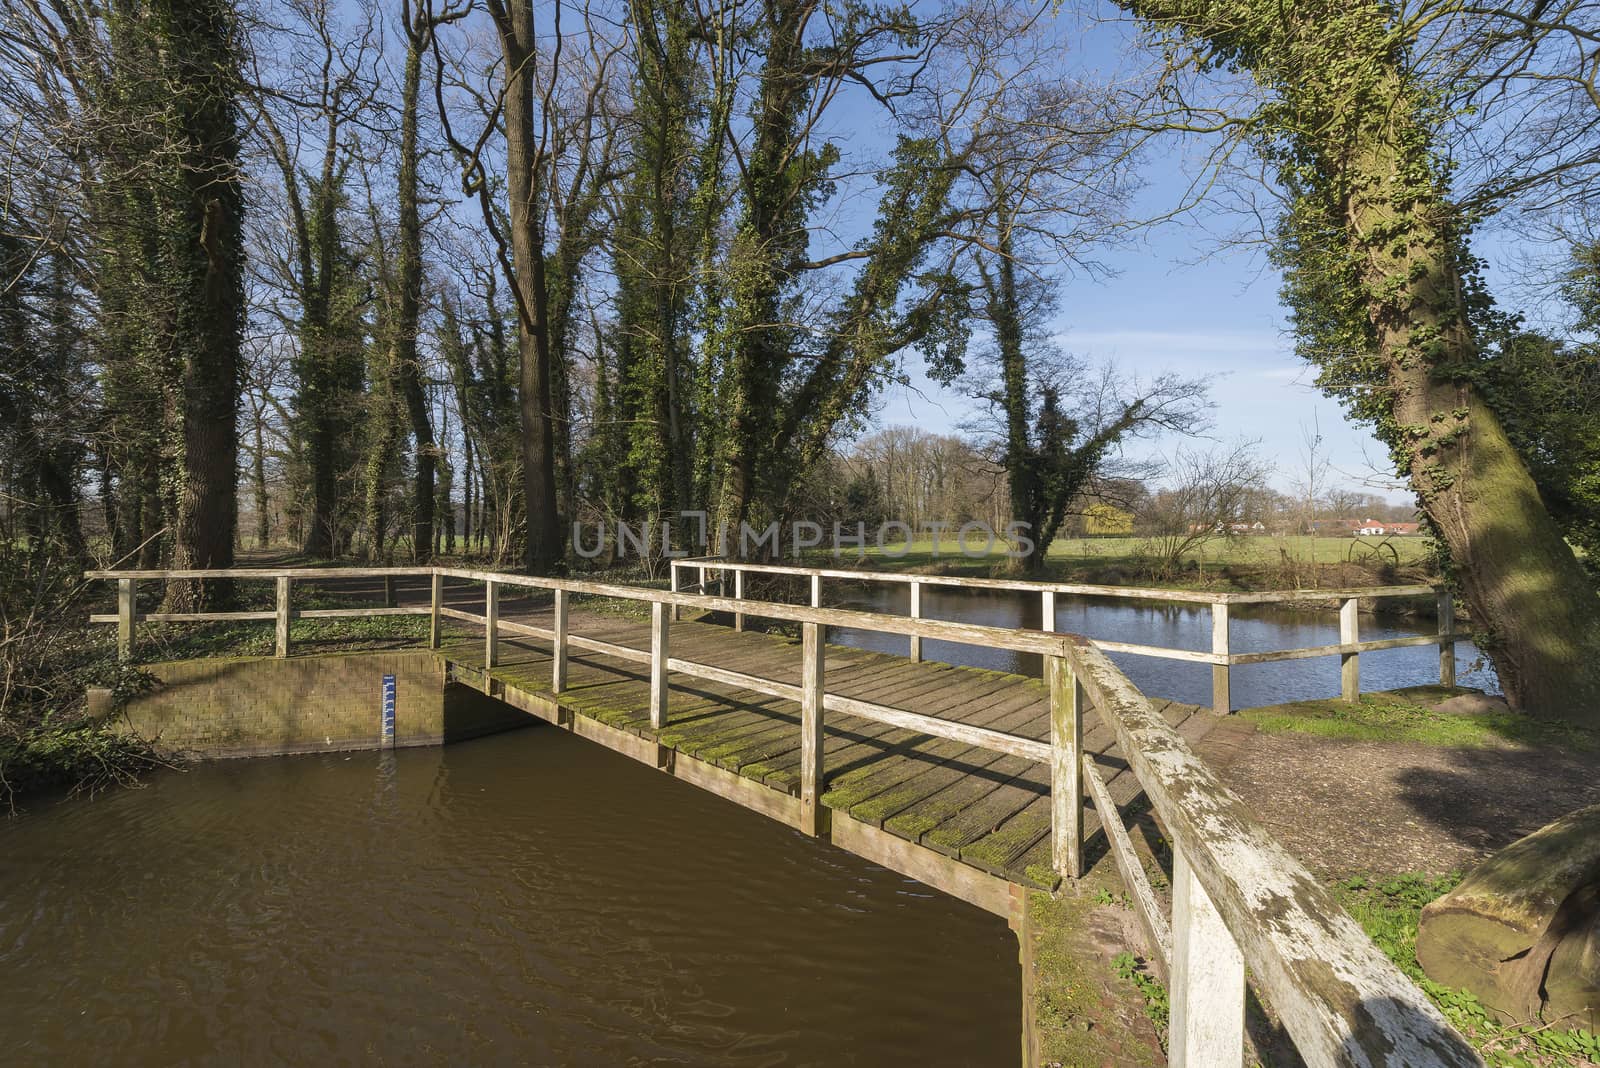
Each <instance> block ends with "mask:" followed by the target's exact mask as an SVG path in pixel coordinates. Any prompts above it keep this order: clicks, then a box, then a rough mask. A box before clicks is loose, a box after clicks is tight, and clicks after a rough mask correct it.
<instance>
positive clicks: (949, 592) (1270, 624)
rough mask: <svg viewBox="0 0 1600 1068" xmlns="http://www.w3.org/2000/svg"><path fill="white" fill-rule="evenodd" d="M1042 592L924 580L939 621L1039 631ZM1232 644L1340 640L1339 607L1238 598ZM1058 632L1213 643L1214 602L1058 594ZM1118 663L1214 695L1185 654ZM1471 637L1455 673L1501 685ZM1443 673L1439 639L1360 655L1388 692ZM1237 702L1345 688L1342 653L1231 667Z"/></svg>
mask: <svg viewBox="0 0 1600 1068" xmlns="http://www.w3.org/2000/svg"><path fill="white" fill-rule="evenodd" d="M910 599H911V594H910V590H909V587H907V586H905V585H902V584H899V583H867V584H861V585H857V586H845V585H843V584H842V583H841V584H838V585H836V586H835V587H834V589H833V591H832V596H831V597H829V599H828V600H827V602H826V603H827V604H829V605H831V606H835V607H840V608H854V609H859V610H861V611H868V612H885V613H889V614H893V615H906V614H908V613H909V612H910V610H911V600H910ZM1040 612H1041V604H1040V598H1039V596H1038V595H1037V594H1032V593H1021V592H1010V591H1003V590H962V589H956V588H953V587H948V586H924V587H923V588H922V614H923V615H924V616H925V617H928V618H931V619H949V620H954V621H957V622H960V623H974V624H982V625H985V626H991V627H1038V626H1039V623H1040ZM1230 616H1231V619H1230V622H1229V636H1230V637H1229V640H1230V643H1231V647H1232V650H1233V651H1234V652H1238V653H1254V652H1266V651H1268V650H1273V649H1294V648H1301V647H1306V646H1315V645H1333V644H1336V643H1337V642H1338V641H1339V619H1338V613H1336V612H1332V611H1329V610H1327V609H1316V610H1312V609H1304V610H1302V609H1293V608H1289V607H1286V606H1284V605H1270V604H1264V605H1249V604H1245V605H1233V606H1232V608H1231V611H1230ZM1056 629H1057V630H1058V631H1063V632H1071V633H1076V634H1082V635H1085V636H1087V637H1089V638H1099V639H1102V640H1104V641H1118V642H1131V643H1135V644H1139V645H1156V646H1161V647H1164V648H1168V649H1196V650H1202V651H1206V650H1209V649H1210V648H1211V611H1210V609H1209V608H1207V607H1206V606H1205V605H1195V604H1180V603H1174V602H1170V601H1129V600H1123V599H1121V598H1113V597H1068V596H1065V595H1058V596H1057V597H1056ZM1434 632H1435V625H1434V623H1433V621H1432V620H1426V621H1423V620H1417V621H1410V620H1399V619H1392V618H1388V617H1384V616H1371V615H1363V616H1362V617H1361V638H1362V640H1363V641H1367V640H1377V639H1380V638H1401V637H1405V636H1407V635H1412V634H1431V633H1434ZM829 640H830V641H835V642H839V643H841V644H843V645H851V646H856V647H858V648H862V649H876V650H879V651H882V652H904V651H905V646H906V639H905V638H903V637H900V636H898V635H892V634H877V633H872V632H868V631H857V630H851V629H847V628H835V629H834V630H831V631H830V632H829ZM922 651H923V656H924V657H926V658H927V659H930V660H944V661H948V662H949V663H953V664H966V665H969V666H972V667H982V668H991V669H995V670H1000V671H1016V672H1021V673H1023V674H1030V675H1037V674H1039V658H1038V657H1037V656H1034V655H1032V654H1027V653H1014V652H1011V651H1009V650H1005V649H988V648H980V647H976V646H969V645H955V644H952V643H949V642H939V641H929V640H924V641H923V643H922ZM1111 659H1112V660H1114V661H1116V663H1117V665H1118V666H1119V667H1121V668H1122V670H1123V671H1125V672H1127V674H1128V677H1129V678H1130V679H1132V680H1133V683H1134V685H1136V686H1138V687H1139V689H1141V690H1143V691H1144V692H1145V693H1146V694H1148V695H1149V696H1151V697H1164V698H1168V699H1171V700H1175V701H1186V702H1190V703H1192V704H1205V705H1209V704H1210V703H1211V667H1210V665H1208V664H1194V663H1187V662H1184V661H1178V660H1162V659H1159V658H1156V657H1150V656H1132V655H1128V654H1124V653H1114V654H1112V656H1111ZM1478 661H1479V657H1478V651H1477V649H1475V648H1474V647H1473V646H1472V643H1470V642H1459V643H1457V645H1456V681H1457V682H1458V683H1459V684H1460V685H1462V686H1476V687H1478V688H1480V689H1484V690H1488V691H1491V692H1496V693H1497V692H1499V686H1498V684H1497V683H1496V681H1495V678H1494V673H1493V670H1492V669H1490V668H1489V667H1487V666H1484V665H1480V664H1479V663H1478ZM1438 681H1439V649H1438V647H1437V646H1428V645H1421V646H1413V647H1410V648H1405V649H1382V650H1379V651H1377V652H1371V653H1362V654H1361V688H1362V689H1363V690H1388V689H1394V688H1396V687H1400V686H1419V685H1423V684H1425V683H1436V682H1438ZM1232 687H1233V704H1234V707H1236V708H1251V707H1255V706H1258V705H1273V704H1279V703H1281V702H1284V701H1303V700H1308V699H1310V698H1315V697H1333V696H1337V695H1338V693H1339V658H1338V657H1336V656H1333V657H1317V658H1314V659H1307V660H1285V661H1280V662H1278V663H1272V664H1246V665H1241V666H1239V667H1236V668H1234V669H1233V675H1232Z"/></svg>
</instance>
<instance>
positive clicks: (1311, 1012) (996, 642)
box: [87, 564, 1481, 1068]
mask: <svg viewBox="0 0 1600 1068" xmlns="http://www.w3.org/2000/svg"><path fill="white" fill-rule="evenodd" d="M715 566H716V565H711V564H708V565H707V567H708V568H710V569H715ZM734 574H735V590H736V593H742V590H740V589H739V583H738V579H737V576H738V575H739V574H740V573H739V572H737V571H736V572H734ZM408 575H409V576H427V577H428V578H429V580H430V581H429V592H430V600H429V604H428V605H427V606H425V607H421V606H419V607H415V608H391V609H370V608H366V609H336V610H318V611H316V612H310V611H306V612H298V613H295V612H291V610H290V606H289V590H290V587H291V584H292V582H293V581H295V580H297V579H326V578H367V577H375V576H386V577H393V576H408ZM87 577H89V578H92V579H107V580H112V581H115V582H117V584H118V612H117V613H116V614H115V615H96V616H93V617H91V618H92V619H93V620H94V621H96V622H115V623H117V625H118V635H119V645H120V646H123V647H124V648H125V649H126V650H128V651H131V648H132V644H133V631H134V627H135V624H136V622H137V617H136V615H135V605H136V602H135V599H134V596H133V594H134V592H135V589H134V584H135V583H136V582H139V581H152V580H160V579H166V578H218V579H224V578H226V579H241V580H246V579H259V580H272V581H274V583H275V585H276V592H277V600H276V607H275V610H274V611H272V612H250V613H185V614H181V615H180V616H178V617H177V618H173V617H172V616H171V615H167V616H162V615H160V614H152V615H149V616H146V617H144V618H146V619H150V620H157V619H158V618H169V619H172V621H174V622H178V621H188V620H213V619H229V618H249V619H262V620H265V619H272V620H274V621H275V624H276V631H277V636H278V637H277V643H276V645H277V653H278V655H280V656H283V655H287V652H288V621H289V619H290V618H292V616H294V615H299V616H312V615H318V616H360V615H370V614H373V613H374V612H378V611H387V612H394V613H406V614H427V615H429V616H430V617H431V626H430V628H429V644H430V646H432V647H438V646H439V644H440V640H441V635H440V620H441V619H458V620H463V621H467V622H472V623H477V624H482V625H483V627H484V642H485V648H484V654H485V656H484V659H485V664H486V667H487V668H492V667H493V666H494V663H495V661H496V659H497V658H498V641H499V638H500V635H501V634H502V633H507V634H514V635H527V636H532V637H537V638H541V639H544V640H549V641H551V642H552V645H553V650H554V657H553V660H552V666H551V690H552V691H553V692H555V693H560V692H562V690H563V689H564V688H565V686H566V671H567V657H568V652H569V650H570V649H571V648H574V647H576V648H579V649H587V650H591V651H594V652H598V653H602V654H605V655H607V656H613V657H619V658H621V659H624V660H628V661H630V662H634V663H641V664H645V665H647V667H648V673H649V674H648V677H649V680H650V686H649V694H650V697H649V702H650V719H651V722H652V724H654V725H655V726H657V727H660V726H663V725H664V724H665V723H666V715H667V682H668V676H669V673H678V674H682V675H688V676H691V677H695V678H700V679H705V680H708V681H712V682H719V683H725V684H728V685H732V686H737V687H740V688H744V689H750V690H753V691H755V692H757V693H764V694H768V695H771V696H775V697H779V698H784V699H788V700H792V701H796V702H798V703H799V705H800V732H801V754H802V760H801V788H800V804H801V815H800V827H801V829H802V830H803V831H805V832H806V833H809V834H813V835H815V834H820V833H823V831H825V830H826V827H827V813H826V811H825V809H824V808H823V806H822V804H821V795H822V792H823V789H824V773H825V768H824V765H823V751H824V747H823V737H824V734H823V725H824V721H825V719H826V716H827V714H828V713H830V712H833V713H839V714H845V715H851V716H856V717H859V718H861V719H866V720H869V721H872V722H876V723H882V724H885V725H888V726H891V727H897V728H902V729H905V730H908V731H914V732H919V733H922V734H928V735H932V736H934V737H939V738H946V739H951V740H954V741H958V742H962V743H965V744H969V745H972V746H976V747H979V748H983V749H987V750H992V751H994V752H999V753H1004V754H1009V755H1013V756H1019V757H1023V758H1025V759H1028V760H1033V761H1037V762H1039V763H1042V764H1044V765H1045V766H1046V767H1047V768H1048V769H1049V772H1050V796H1051V816H1052V827H1051V836H1052V856H1053V861H1054V865H1055V867H1056V869H1057V870H1058V871H1059V873H1060V874H1061V875H1062V876H1063V877H1064V878H1069V879H1076V878H1079V877H1080V876H1081V875H1082V870H1083V825H1084V818H1083V801H1084V797H1083V795H1084V793H1085V791H1087V793H1088V794H1089V796H1090V797H1091V798H1092V801H1093V804H1094V806H1095V810H1096V814H1097V815H1098V816H1099V817H1100V823H1101V826H1102V828H1103V829H1104V831H1105V833H1106V836H1107V841H1108V845H1109V848H1110V852H1111V855H1112V857H1113V860H1114V861H1115V863H1116V864H1117V866H1118V869H1119V871H1120V872H1121V874H1122V877H1123V880H1124V882H1125V883H1126V884H1127V886H1128V888H1129V891H1130V896H1131V898H1132V900H1133V902H1134V905H1135V908H1136V911H1137V914H1138V916H1139V918H1140V922H1141V924H1142V925H1143V926H1144V928H1145V930H1146V932H1147V933H1148V936H1149V941H1150V943H1151V946H1152V947H1153V953H1154V958H1153V960H1154V963H1155V964H1156V966H1157V968H1158V969H1159V970H1160V971H1161V973H1162V974H1163V975H1166V976H1168V978H1169V983H1170V987H1171V994H1170V998H1171V1004H1172V1018H1171V1029H1170V1035H1169V1051H1170V1055H1171V1061H1172V1063H1173V1064H1177V1065H1207V1066H1209V1065H1224V1064H1240V1063H1242V1059H1243V1055H1244V1003H1245V1002H1244V983H1245V968H1246V967H1247V966H1248V967H1249V968H1250V970H1251V972H1252V973H1253V975H1254V977H1255V981H1256V984H1257V987H1258V989H1259V991H1260V993H1261V994H1262V995H1263V996H1264V997H1265V998H1266V1000H1267V1001H1268V1002H1269V1003H1270V1004H1271V1005H1272V1007H1273V1008H1274V1010H1275V1011H1276V1012H1277V1014H1278V1016H1279V1018H1280V1019H1281V1020H1282V1022H1283V1025H1284V1027H1285V1029H1286V1030H1287V1031H1288V1033H1289V1034H1290V1036H1291V1037H1292V1038H1293V1040H1294V1042H1295V1044H1296V1046H1297V1047H1298V1049H1299V1051H1300V1053H1301V1055H1302V1056H1303V1057H1304V1059H1305V1060H1306V1062H1307V1064H1309V1065H1312V1066H1320V1065H1381V1064H1391V1065H1406V1066H1408V1068H1432V1066H1461V1065H1477V1064H1481V1061H1480V1060H1479V1059H1478V1057H1477V1055H1476V1054H1475V1053H1474V1052H1473V1050H1472V1048H1471V1047H1470V1046H1469V1045H1468V1044H1467V1042H1466V1041H1465V1039H1463V1038H1462V1037H1461V1036H1460V1035H1459V1034H1457V1033H1456V1032H1455V1031H1453V1030H1452V1029H1451V1028H1450V1025H1449V1024H1448V1022H1446V1020H1445V1019H1444V1017H1443V1016H1442V1015H1441V1014H1440V1013H1439V1012H1438V1010H1437V1009H1436V1008H1434V1006H1433V1005H1432V1003H1431V1002H1429V1001H1428V999H1427V996H1426V995H1425V994H1423V992H1422V991H1421V990H1419V989H1417V987H1416V986H1415V985H1414V984H1412V983H1411V982H1410V980H1409V979H1407V978H1406V977H1405V975H1404V974H1403V973H1401V972H1400V971H1399V969H1398V968H1396V967H1395V966H1394V965H1393V964H1392V963H1390V961H1389V960H1388V959H1387V958H1386V957H1385V956H1384V955H1383V953H1382V951H1380V950H1379V949H1378V947H1377V946H1376V945H1374V944H1373V943H1372V941H1371V940H1370V939H1368V938H1367V937H1366V935H1365V934H1364V933H1363V932H1362V930H1361V928H1360V927H1359V926H1358V925H1357V924H1356V923H1355V921H1354V920H1352V919H1351V918H1350V917H1349V916H1348V915H1347V914H1345V913H1344V911H1343V910H1342V909H1340V908H1339V906H1338V904H1337V903H1336V902H1334V901H1333V899H1332V898H1331V896H1330V895H1329V894H1328V892H1327V890H1326V889H1325V888H1323V887H1322V886H1321V884H1319V883H1318V882H1317V881H1316V880H1315V879H1314V878H1313V877H1312V876H1311V874H1310V873H1309V872H1307V871H1306V870H1305V868H1304V867H1303V866H1302V865H1301V864H1300V862H1299V861H1297V860H1296V859H1294V858H1293V857H1292V856H1290V855H1289V853H1288V852H1287V851H1286V850H1284V849H1283V847H1282V846H1281V845H1279V844H1278V843H1277V842H1276V841H1275V840H1274V839H1273V838H1272V837H1271V835H1270V834H1269V833H1268V832H1267V831H1266V829H1265V828H1263V827H1262V826H1261V825H1260V824H1258V823H1256V822H1255V821H1254V819H1253V818H1252V817H1251V816H1250V815H1249V813H1248V812H1247V811H1246V810H1245V807H1244V804H1243V802H1242V801H1240V800H1239V798H1238V797H1237V796H1236V795H1234V794H1233V793H1232V792H1231V791H1229V790H1228V789H1227V788H1226V787H1225V786H1223V785H1222V784H1221V782H1220V781H1218V780H1217V779H1216V777H1215V776H1214V775H1213V774H1212V772H1211V771H1210V769H1209V768H1207V767H1206V766H1205V765H1204V764H1203V763H1202V762H1201V761H1200V760H1199V759H1198V758H1196V757H1195V756H1194V754H1193V753H1192V752H1191V751H1190V750H1189V748H1188V746H1187V744H1186V743H1185V742H1184V741H1183V740H1182V738H1181V737H1180V736H1179V735H1178V734H1177V732H1176V731H1174V730H1173V729H1172V728H1171V727H1170V726H1168V725H1167V723H1166V721H1165V720H1164V719H1162V718H1161V716H1160V715H1158V714H1157V713H1156V712H1155V711H1154V710H1153V709H1152V708H1151V706H1150V703H1149V702H1148V700H1146V699H1145V697H1144V695H1143V694H1141V693H1140V692H1139V691H1138V689H1137V688H1135V687H1134V686H1133V684H1132V683H1131V682H1129V681H1128V679H1127V677H1126V676H1125V675H1123V674H1122V672H1121V671H1120V670H1118V669H1117V667H1116V666H1115V665H1114V664H1112V663H1111V661H1110V660H1109V659H1108V658H1107V657H1106V655H1105V653H1104V651H1103V648H1100V647H1097V645H1099V643H1095V642H1091V641H1090V640H1089V639H1087V638H1084V637H1081V636H1078V635H1071V634H1055V633H1051V632H1047V631H1042V630H1039V631H1034V630H1016V629H1009V628H1001V627H987V626H979V625H971V624H963V623H953V622H949V621H945V620H932V619H923V618H916V617H914V616H912V617H907V616H894V615H884V614H881V613H871V612H856V611H849V610H844V609H837V608H822V607H820V601H821V598H820V581H817V580H818V579H820V578H821V576H816V577H815V578H814V580H813V582H812V589H811V594H812V602H813V603H812V604H810V605H790V604H782V603H777V602H765V601H751V600H747V599H744V598H742V597H738V596H735V597H731V598H730V597H720V596H710V595H707V594H704V593H686V592H681V591H673V590H656V589H647V588H642V587H637V586H625V585H619V584H615V583H603V582H589V581H585V580H579V579H556V578H539V577H530V576H526V575H515V574H507V573H500V572H491V571H480V570H476V569H471V568H443V567H441V568H407V569H398V570H397V569H377V568H337V569H333V568H330V569H317V568H305V569H285V570H274V569H266V568H252V569H242V568H241V569H232V570H228V571H165V572H163V571H97V572H89V573H88V576H87ZM447 579H457V580H466V581H470V582H475V583H482V584H483V586H484V610H483V612H482V613H481V614H479V613H476V612H468V611H465V610H462V609H458V608H452V607H449V606H447V605H445V604H444V603H443V601H444V594H445V585H444V584H445V580H447ZM674 585H676V583H674ZM699 585H700V587H701V588H702V589H703V588H704V586H705V579H704V578H702V579H701V581H700V583H699ZM508 587H509V588H524V589H541V590H550V591H552V593H553V595H554V613H553V618H552V625H551V626H550V627H542V626H537V625H534V624H530V623H522V622H519V621H515V620H507V619H502V618H500V616H499V601H500V596H501V593H502V591H503V590H504V589H505V588H508ZM573 594H580V595H585V596H598V597H612V598H620V599H624V600H630V601H636V602H644V603H648V604H649V605H650V648H649V649H648V650H644V649H636V648H633V647H631V646H625V645H621V644H617V643H614V642H607V641H603V640H600V639H597V638H591V637H587V636H584V635H580V634H575V633H572V632H571V630H570V628H569V627H568V606H569V603H570V599H571V596H572V595H573ZM679 608H699V609H704V610H709V611H720V612H732V613H742V612H747V611H748V612H751V613H752V614H759V615H761V616H763V617H767V618H773V619H780V620H787V621H791V622H796V623H799V624H800V625H801V639H802V640H801V672H800V683H799V685H795V684H793V683H788V682H783V681H780V680H775V679H767V678H763V677H759V676H754V675H749V674H747V673H743V672H737V671H732V670H729V669H726V668H720V667H717V666H715V665H711V664H702V663H699V662H697V661H694V660H690V659H684V658H682V657H675V656H672V655H671V645H670V641H671V630H672V628H671V619H672V616H673V613H674V612H675V611H676V610H677V609H679ZM825 626H843V627H851V628H854V629H859V630H869V631H878V632H882V633H890V634H901V635H905V636H907V637H908V638H912V639H921V638H932V639H936V640H943V641H955V642H961V643H964V644H977V645H988V646H992V647H998V648H1006V649H1013V650H1017V651H1021V652H1030V653H1039V654H1041V655H1043V656H1044V657H1045V658H1046V677H1047V679H1048V683H1049V694H1050V699H1049V708H1050V712H1049V717H1050V723H1049V740H1048V741H1040V740H1036V739H1033V738H1027V737H1023V736H1020V735H1013V734H1008V733H1004V732H1000V731H994V730H990V729H988V728H983V727H975V726H972V725H970V724H966V723H961V722H959V721H954V720H947V719H943V718H940V717H937V716H928V715H923V714H921V713H917V712H912V711H910V710H908V709H901V708H893V707H890V706H887V705H881V704H877V703H875V702H870V701H864V700H861V699H858V698H850V697H846V696H844V695H841V694H830V693H828V692H827V677H826V660H825V658H826V644H825V642H824V640H823V636H824V632H823V630H822V628H823V627H825ZM124 639H125V641H124ZM1090 705H1092V707H1093V708H1094V709H1095V711H1096V713H1097V714H1098V715H1099V716H1100V717H1101V719H1102V720H1103V721H1104V722H1106V723H1107V724H1108V725H1109V726H1110V727H1111V729H1112V730H1113V732H1114V733H1115V735H1116V737H1117V740H1118V742H1119V744H1120V746H1121V749H1122V752H1123V754H1124V757H1125V759H1127V761H1128V763H1129V766H1130V767H1131V768H1132V770H1133V772H1134V774H1135V776H1136V777H1137V779H1138V781H1139V784H1140V786H1141V787H1142V788H1143V789H1144V791H1145V793H1146V794H1147V795H1148V796H1149V798H1150V801H1151V804H1152V806H1153V807H1154V808H1155V811H1156V814H1157V816H1158V817H1159V818H1160V820H1161V822H1162V824H1163V826H1164V827H1165V829H1166V833H1167V836H1168V839H1169V840H1170V841H1171V842H1172V845H1173V854H1174V883H1173V903H1172V909H1171V912H1170V917H1169V915H1168V913H1167V911H1166V910H1165V909H1164V908H1163V907H1162V905H1161V902H1160V900H1159V898H1158V897H1157V895H1156V894H1155V892H1154V890H1153V888H1152V886H1151V884H1150V881H1149V877H1148V875H1147V874H1146V872H1145V870H1144V867H1143V865H1142V864H1141V862H1140V859H1139V856H1138V855H1137V854H1136V853H1135V851H1134V847H1133V844H1132V841H1131V838H1130V836H1129V834H1128V831H1127V828H1126V826H1125V824H1124V822H1123V820H1122V818H1121V815H1120V813H1119V811H1118V809H1117V806H1116V804H1115V802H1114V800H1113V799H1112V798H1111V796H1110V793H1109V791H1108V790H1107V788H1106V784H1105V781H1104V779H1103V778H1102V776H1101V775H1100V771H1099V767H1098V765H1097V764H1096V762H1095V759H1094V757H1093V755H1092V754H1090V753H1087V752H1085V751H1084V749H1083V741H1082V739H1083V714H1084V711H1085V708H1086V707H1087V706H1090Z"/></svg>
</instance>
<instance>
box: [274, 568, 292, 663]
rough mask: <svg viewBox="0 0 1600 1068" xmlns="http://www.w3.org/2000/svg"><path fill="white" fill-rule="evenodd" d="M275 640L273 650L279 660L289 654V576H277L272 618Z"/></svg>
mask: <svg viewBox="0 0 1600 1068" xmlns="http://www.w3.org/2000/svg"><path fill="white" fill-rule="evenodd" d="M274 623H275V628H274V629H275V631H276V633H275V635H274V637H275V638H276V641H275V642H274V643H273V645H274V649H273V652H274V653H275V655H276V656H277V657H278V658H279V659H280V660H281V659H282V658H284V657H286V656H288V655H289V576H288V575H279V576H278V598H277V615H276V617H275V619H274Z"/></svg>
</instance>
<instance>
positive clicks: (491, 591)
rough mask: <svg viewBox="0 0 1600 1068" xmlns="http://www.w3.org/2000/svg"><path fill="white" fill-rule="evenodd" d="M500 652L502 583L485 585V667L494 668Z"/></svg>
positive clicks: (491, 580) (487, 583)
mask: <svg viewBox="0 0 1600 1068" xmlns="http://www.w3.org/2000/svg"><path fill="white" fill-rule="evenodd" d="M499 652H500V583H499V582H498V581H496V580H495V579H490V580H489V581H488V582H485V583H484V584H483V666H484V667H485V668H492V667H494V666H495V663H496V662H497V660H498V659H499Z"/></svg>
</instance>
